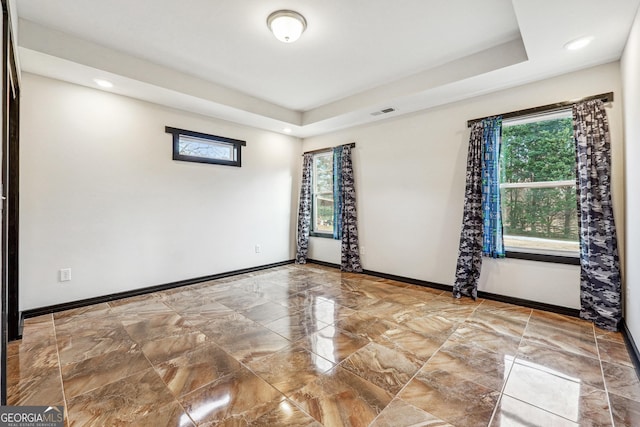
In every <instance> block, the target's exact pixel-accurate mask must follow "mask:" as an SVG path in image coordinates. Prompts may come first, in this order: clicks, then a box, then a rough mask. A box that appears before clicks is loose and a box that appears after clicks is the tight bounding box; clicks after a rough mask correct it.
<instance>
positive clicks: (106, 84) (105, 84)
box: [93, 79, 113, 88]
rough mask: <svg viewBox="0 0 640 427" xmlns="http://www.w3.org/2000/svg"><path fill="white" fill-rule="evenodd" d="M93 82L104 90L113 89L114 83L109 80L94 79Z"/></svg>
mask: <svg viewBox="0 0 640 427" xmlns="http://www.w3.org/2000/svg"><path fill="white" fill-rule="evenodd" d="M93 81H94V82H96V84H97V85H98V86H100V87H104V88H108V87H113V83H111V82H110V81H108V80H103V79H93Z"/></svg>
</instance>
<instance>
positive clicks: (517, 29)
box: [16, 0, 640, 137]
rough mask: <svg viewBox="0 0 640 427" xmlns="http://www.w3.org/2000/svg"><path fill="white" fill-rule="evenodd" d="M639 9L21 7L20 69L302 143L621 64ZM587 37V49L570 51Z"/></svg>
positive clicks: (37, 1) (337, 1)
mask: <svg viewBox="0 0 640 427" xmlns="http://www.w3.org/2000/svg"><path fill="white" fill-rule="evenodd" d="M639 3H640V0H615V1H608V2H603V1H601V0H561V1H559V0H535V1H534V0H482V1H478V0H447V1H436V0H396V1H394V2H393V3H390V2H389V1H385V0H351V1H344V0H323V1H317V0H295V1H294V0H261V1H257V0H183V1H180V2H178V1H174V0H136V1H131V0H108V1H104V0H83V1H77V0H56V1H51V0H19V1H17V2H16V4H17V7H18V15H19V17H20V19H21V20H20V21H19V30H20V33H19V38H18V42H19V45H20V46H21V48H20V50H19V51H20V61H21V65H22V69H23V70H25V71H29V72H33V73H37V74H42V75H45V76H49V77H54V78H59V79H62V80H66V81H70V82H74V83H79V84H83V85H86V86H93V85H94V83H93V79H94V78H96V77H103V78H107V79H110V80H112V81H113V82H114V83H115V87H114V88H113V89H110V90H111V91H113V92H116V93H121V94H124V95H128V96H132V97H136V98H140V99H144V100H148V101H152V102H158V103H161V104H166V105H169V106H173V107H178V108H182V109H185V110H188V111H193V112H197V113H200V114H206V115H210V116H214V117H219V118H223V119H227V120H232V121H235V122H238V123H242V124H247V125H251V126H257V127H260V128H264V129H269V130H274V131H277V132H282V131H283V129H284V128H285V127H288V128H291V129H292V130H293V132H292V133H293V134H294V135H297V136H301V137H305V136H310V135H314V134H319V133H325V132H329V131H332V130H336V129H340V128H344V127H348V126H353V125H357V124H361V123H366V122H370V121H374V120H380V119H382V118H386V117H389V116H394V115H395V116H397V115H399V114H405V113H408V112H412V111H416V110H420V109H424V108H429V107H433V106H436V105H441V104H443V103H447V102H452V101H455V100H459V99H463V98H466V97H471V96H476V95H478V94H481V93H486V92H490V91H495V90H499V89H503V88H507V87H511V86H514V85H517V84H523V83H527V82H531V81H535V80H539V79H542V78H547V77H550V76H553V75H558V74H562V73H564V72H569V71H573V70H577V69H580V68H585V67H589V66H593V65H597V64H601V63H606V62H610V61H613V60H617V59H618V58H619V57H620V54H621V52H622V49H623V48H624V43H625V41H626V39H627V35H628V32H629V29H630V26H631V23H632V21H633V18H634V16H635V13H636V10H637V8H638V4H639ZM391 4H392V5H393V6H390V5H391ZM278 9H294V10H296V11H298V12H300V13H301V14H303V15H304V16H305V18H306V19H307V22H308V28H307V31H306V32H305V33H304V34H303V35H302V37H301V38H300V40H298V41H297V42H296V43H293V44H284V43H280V42H278V41H277V40H276V39H275V38H274V37H273V36H272V35H271V34H270V32H269V30H268V29H267V27H266V23H265V21H266V17H267V16H268V15H269V13H271V12H273V11H274V10H278ZM584 35H592V36H594V37H595V39H594V42H593V43H592V45H590V46H589V47H588V48H586V49H584V50H581V51H577V52H570V51H566V50H564V49H563V45H564V44H565V43H566V42H568V41H570V40H572V39H575V38H577V37H580V36H584ZM389 106H391V107H394V108H396V110H397V111H396V112H394V113H391V114H389V115H384V116H372V115H371V113H372V112H374V111H376V110H379V109H382V108H385V107H389Z"/></svg>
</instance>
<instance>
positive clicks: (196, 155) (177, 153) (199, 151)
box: [165, 126, 246, 167]
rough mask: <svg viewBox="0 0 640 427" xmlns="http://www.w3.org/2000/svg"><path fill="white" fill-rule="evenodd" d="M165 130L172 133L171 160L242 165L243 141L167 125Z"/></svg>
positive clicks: (244, 143)
mask: <svg viewBox="0 0 640 427" xmlns="http://www.w3.org/2000/svg"><path fill="white" fill-rule="evenodd" d="M165 132H167V133H170V134H172V135H173V160H182V161H185V162H196V163H213V164H218V165H227V166H238V167H240V166H242V162H241V151H240V150H241V147H242V146H243V145H246V142H245V141H240V140H237V139H232V138H225V137H223V136H216V135H209V134H206V133H201V132H193V131H190V130H184V129H176V128H172V127H169V126H167V127H165Z"/></svg>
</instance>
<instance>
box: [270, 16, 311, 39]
mask: <svg viewBox="0 0 640 427" xmlns="http://www.w3.org/2000/svg"><path fill="white" fill-rule="evenodd" d="M267 27H269V29H270V30H271V32H272V33H273V35H274V36H276V38H277V39H278V40H280V41H281V42H283V43H293V42H294V41H296V40H298V39H299V38H300V36H301V35H302V33H303V32H304V30H305V29H306V28H307V20H306V19H304V16H302V15H300V14H299V13H298V12H294V11H293V10H276V11H275V12H273V13H272V14H271V15H269V17H268V18H267Z"/></svg>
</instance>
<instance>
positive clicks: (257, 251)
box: [255, 245, 262, 254]
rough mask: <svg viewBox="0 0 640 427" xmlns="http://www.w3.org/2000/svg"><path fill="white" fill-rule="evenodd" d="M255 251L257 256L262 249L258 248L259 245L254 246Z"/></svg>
mask: <svg viewBox="0 0 640 427" xmlns="http://www.w3.org/2000/svg"><path fill="white" fill-rule="evenodd" d="M255 249H256V253H257V254H259V253H260V252H262V248H261V247H260V245H256V247H255Z"/></svg>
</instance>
